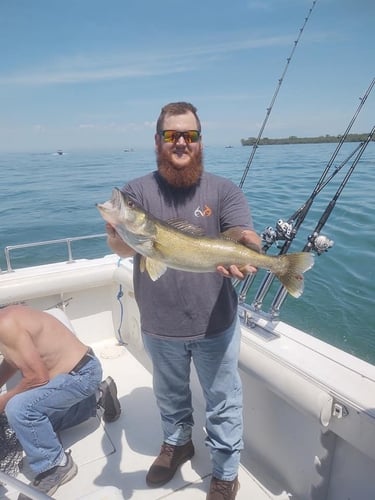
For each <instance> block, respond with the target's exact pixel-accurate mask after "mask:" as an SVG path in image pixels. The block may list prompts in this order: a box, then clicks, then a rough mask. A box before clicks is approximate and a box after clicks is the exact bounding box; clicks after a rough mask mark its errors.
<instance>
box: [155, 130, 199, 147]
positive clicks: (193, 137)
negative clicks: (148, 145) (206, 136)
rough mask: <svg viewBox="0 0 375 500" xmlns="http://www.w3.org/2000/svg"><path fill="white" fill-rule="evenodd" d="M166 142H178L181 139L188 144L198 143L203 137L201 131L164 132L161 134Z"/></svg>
mask: <svg viewBox="0 0 375 500" xmlns="http://www.w3.org/2000/svg"><path fill="white" fill-rule="evenodd" d="M160 135H161V136H162V138H163V140H164V142H177V141H178V140H179V138H180V137H183V138H184V141H185V142H186V143H187V144H190V143H191V142H198V141H199V138H200V136H201V133H200V132H199V130H185V131H184V132H180V131H179V130H162V131H161V132H160Z"/></svg>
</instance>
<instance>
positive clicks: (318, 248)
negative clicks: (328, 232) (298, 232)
mask: <svg viewBox="0 0 375 500" xmlns="http://www.w3.org/2000/svg"><path fill="white" fill-rule="evenodd" d="M308 240H309V243H308V246H309V248H311V250H313V251H314V252H316V253H317V254H318V255H321V254H322V253H324V252H328V250H329V249H330V248H331V247H333V245H334V243H335V242H334V241H333V240H330V239H329V238H328V236H324V235H323V234H319V233H313V234H310V236H309V238H308Z"/></svg>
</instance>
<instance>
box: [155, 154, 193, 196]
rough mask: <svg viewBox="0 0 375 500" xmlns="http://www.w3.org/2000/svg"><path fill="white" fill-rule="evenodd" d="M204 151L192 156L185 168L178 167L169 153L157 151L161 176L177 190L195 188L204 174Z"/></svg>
mask: <svg viewBox="0 0 375 500" xmlns="http://www.w3.org/2000/svg"><path fill="white" fill-rule="evenodd" d="M202 158H203V155H202V150H201V149H199V151H197V152H196V153H194V155H191V156H190V162H189V163H188V164H187V165H185V166H183V167H176V166H175V165H174V163H173V160H171V155H170V153H168V152H162V151H160V149H158V150H157V151H156V161H157V165H158V171H159V173H160V175H161V176H162V177H163V178H164V179H165V180H166V181H167V182H168V184H169V185H171V186H172V187H175V188H185V189H186V188H190V187H191V186H195V185H196V184H197V183H198V181H199V179H200V178H201V175H202V172H203V162H202Z"/></svg>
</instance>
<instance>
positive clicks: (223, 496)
mask: <svg viewBox="0 0 375 500" xmlns="http://www.w3.org/2000/svg"><path fill="white" fill-rule="evenodd" d="M239 487H240V483H239V482H238V478H237V477H236V478H235V479H233V481H223V480H222V479H217V478H216V477H213V476H212V479H211V484H210V491H209V492H208V493H207V497H206V500H234V499H235V498H236V495H237V491H238V488H239Z"/></svg>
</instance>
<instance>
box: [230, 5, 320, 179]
mask: <svg viewBox="0 0 375 500" xmlns="http://www.w3.org/2000/svg"><path fill="white" fill-rule="evenodd" d="M316 2H317V0H314V1H313V3H312V6H311V8H310V10H309V13H308V15H307V16H306V17H305V21H304V23H303V25H302V28H300V30H299V34H298V37H297V39H296V40H295V41H294V44H293V48H292V51H291V53H290V55H289V57H288V58H287V60H286V64H285V67H284V71H283V72H282V75H281V78H279V80H278V84H277V86H276V89H275V92H274V94H273V97H272V99H271V103H270V105H269V106H268V108H267V109H266V116H265V117H264V120H263V123H262V126H261V127H260V130H259V133H258V137H257V139H256V141H255V143H254V144H253V149H252V151H251V154H250V158H249V160H248V162H247V164H246V167H245V169H244V172H243V174H242V178H241V181H240V183H239V187H240V188H242V186H243V184H244V182H245V179H246V177H247V174H248V172H249V169H250V166H251V164H252V162H253V158H254V156H255V152H256V150H257V148H258V146H259V142H260V139H261V138H262V134H263V131H264V128H265V126H266V124H267V122H268V118H269V117H270V114H271V111H272V108H273V105H274V104H275V101H276V97H277V95H278V93H279V90H280V87H281V85H282V83H283V81H284V77H285V75H286V72H287V71H288V67H289V64H290V62H291V60H292V59H293V55H294V52H295V50H296V48H297V45H298V42H299V40H300V38H301V36H302V33H303V31H304V29H305V26H306V24H307V22H308V20H309V18H310V16H311V13H312V11H313V8H314V7H315V4H316Z"/></svg>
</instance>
